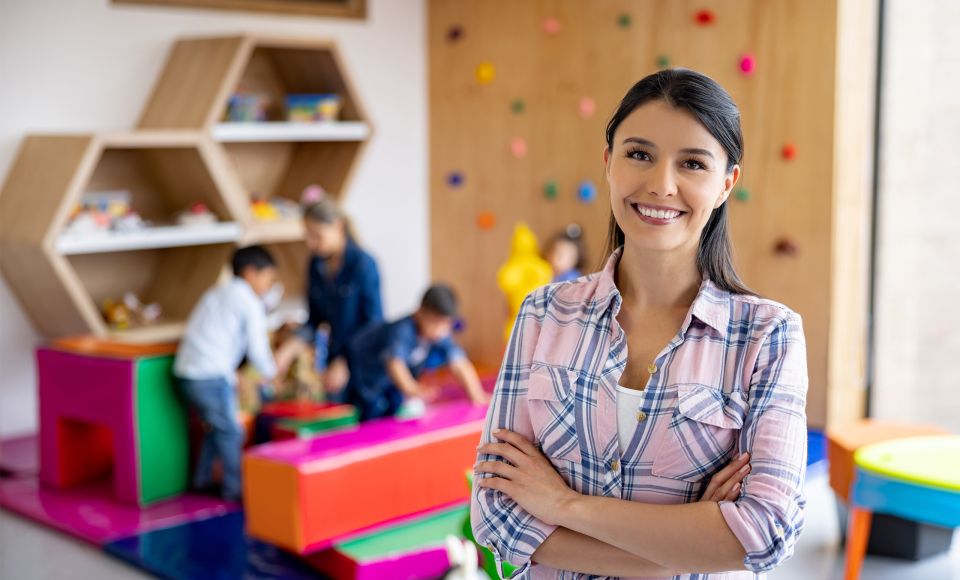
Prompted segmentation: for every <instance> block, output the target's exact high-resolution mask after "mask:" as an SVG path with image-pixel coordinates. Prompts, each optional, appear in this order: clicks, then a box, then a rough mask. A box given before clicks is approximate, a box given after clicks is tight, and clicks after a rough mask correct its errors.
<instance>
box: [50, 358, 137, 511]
mask: <svg viewBox="0 0 960 580" xmlns="http://www.w3.org/2000/svg"><path fill="white" fill-rule="evenodd" d="M37 362H38V366H39V369H40V373H39V375H40V376H39V385H40V480H41V481H42V482H43V483H44V484H48V485H51V486H53V487H69V486H70V485H72V484H74V483H76V482H77V480H80V481H82V480H84V479H87V478H85V477H83V476H81V475H75V474H74V473H72V472H71V471H72V469H73V468H72V467H71V466H70V465H69V463H68V460H69V455H70V452H69V451H68V450H65V449H62V448H61V445H63V444H66V445H69V444H71V441H69V440H68V439H69V438H66V439H65V438H64V436H63V433H62V430H61V425H62V424H61V420H62V419H64V418H69V419H70V420H73V421H83V422H87V423H89V424H90V425H97V426H102V427H105V428H107V429H109V430H110V434H111V435H112V437H111V439H112V447H113V485H114V487H113V489H114V493H115V494H116V496H117V497H118V498H120V499H123V500H126V501H130V502H133V503H137V502H138V482H137V449H136V434H135V425H134V416H133V408H134V400H133V396H134V393H133V389H132V388H131V385H133V384H134V375H133V373H134V368H133V364H131V362H130V361H129V360H123V359H106V358H93V357H85V356H80V355H75V354H71V353H66V352H60V351H56V350H50V349H40V350H39V351H37Z"/></svg>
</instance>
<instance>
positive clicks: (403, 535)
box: [306, 504, 470, 580]
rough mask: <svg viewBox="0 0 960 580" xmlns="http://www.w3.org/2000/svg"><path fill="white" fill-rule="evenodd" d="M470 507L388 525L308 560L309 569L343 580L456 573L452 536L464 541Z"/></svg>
mask: <svg viewBox="0 0 960 580" xmlns="http://www.w3.org/2000/svg"><path fill="white" fill-rule="evenodd" d="M469 517H470V507H469V505H468V504H461V505H458V506H454V507H449V508H444V509H440V510H435V511H432V512H430V513H427V514H424V515H422V516H418V517H415V518H413V519H411V520H409V521H406V522H401V523H397V524H394V525H390V526H387V527H386V528H384V529H378V530H375V531H371V532H368V533H365V534H361V535H359V536H357V537H354V538H351V539H349V540H344V541H340V542H337V543H335V544H334V545H333V547H331V548H330V549H327V550H323V551H321V552H317V553H316V554H311V555H309V556H307V557H306V561H307V563H308V564H310V565H311V566H313V567H314V568H316V569H317V570H319V571H320V572H323V573H324V574H326V575H328V576H330V577H331V578H337V579H338V580H379V579H380V578H391V579H395V580H425V579H430V578H440V577H442V576H443V574H444V572H446V571H447V570H448V569H449V568H450V560H449V558H448V556H447V548H446V544H445V542H446V539H447V536H454V537H456V538H459V537H461V530H460V526H461V524H462V522H463V520H464V518H469Z"/></svg>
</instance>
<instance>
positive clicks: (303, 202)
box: [300, 183, 327, 207]
mask: <svg viewBox="0 0 960 580" xmlns="http://www.w3.org/2000/svg"><path fill="white" fill-rule="evenodd" d="M325 197H327V190H326V189H324V188H323V187H322V186H319V185H317V184H316V183H313V184H311V185H308V186H306V187H304V188H303V192H302V193H301V194H300V206H301V207H309V206H311V205H313V204H315V203H318V202H320V200H322V199H323V198H325Z"/></svg>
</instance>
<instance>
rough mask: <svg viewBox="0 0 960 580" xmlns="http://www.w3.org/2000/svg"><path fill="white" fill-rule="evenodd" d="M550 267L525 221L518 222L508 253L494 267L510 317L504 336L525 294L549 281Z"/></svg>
mask: <svg viewBox="0 0 960 580" xmlns="http://www.w3.org/2000/svg"><path fill="white" fill-rule="evenodd" d="M551 279H553V269H552V268H551V267H550V263H549V262H547V261H546V260H544V259H543V258H541V257H540V253H539V250H538V247H537V237H536V236H535V235H534V233H533V231H532V230H531V229H530V228H529V227H527V224H525V223H523V222H520V223H518V224H517V225H516V227H515V228H514V230H513V242H512V244H511V248H510V257H509V258H508V259H507V261H506V263H504V265H503V266H501V267H500V270H499V271H497V285H499V286H500V290H501V291H502V292H503V293H504V294H506V296H507V305H508V307H509V317H508V319H507V325H506V329H505V331H504V336H505V340H509V339H510V332H511V331H512V330H513V321H514V320H515V319H516V318H517V314H519V313H520V305H521V304H523V300H524V298H526V297H527V295H528V294H530V293H531V292H533V291H534V290H536V289H537V288H539V287H540V286H545V285H547V284H549V283H550V280H551Z"/></svg>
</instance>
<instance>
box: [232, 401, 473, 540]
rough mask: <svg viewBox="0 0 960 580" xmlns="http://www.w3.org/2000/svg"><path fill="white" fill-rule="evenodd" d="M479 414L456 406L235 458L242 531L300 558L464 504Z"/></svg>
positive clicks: (466, 406)
mask: <svg viewBox="0 0 960 580" xmlns="http://www.w3.org/2000/svg"><path fill="white" fill-rule="evenodd" d="M485 416H486V407H482V406H475V405H472V404H470V403H469V402H465V401H460V402H455V403H449V404H445V405H438V406H436V407H432V408H429V409H428V410H427V412H426V413H425V414H424V415H423V416H422V417H420V418H417V419H409V420H401V419H396V418H387V419H380V420H376V421H370V422H367V423H364V424H361V425H359V426H357V427H356V428H353V429H346V430H342V431H337V432H333V433H330V434H328V435H325V436H321V437H317V438H314V439H299V440H296V439H295V440H289V441H280V442H275V443H268V444H265V445H259V446H257V447H253V448H251V449H250V450H249V451H248V452H247V453H246V455H245V456H244V461H243V480H244V508H245V510H246V518H247V531H248V532H249V534H250V535H251V536H253V537H255V538H257V539H260V540H263V541H265V542H268V543H271V544H275V545H277V546H279V547H281V548H285V549H287V550H291V551H293V552H297V553H300V554H307V553H310V552H314V551H316V550H319V549H322V548H325V547H328V546H329V545H330V544H331V543H332V542H333V541H334V540H338V539H341V538H344V537H346V536H349V535H352V534H355V533H358V532H360V531H363V530H366V529H369V528H371V527H373V526H377V525H381V524H384V523H386V522H390V521H393V520H397V519H399V518H404V517H408V516H410V515H413V514H417V513H420V512H424V511H426V510H431V509H435V508H438V507H442V506H445V505H449V504H452V503H454V502H462V501H464V500H466V499H468V497H469V493H470V490H469V489H468V488H467V486H465V485H464V484H463V471H464V469H467V468H469V467H470V466H471V465H473V462H474V461H475V459H476V452H477V444H478V443H479V441H480V431H481V429H482V427H483V422H484V418H485Z"/></svg>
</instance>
